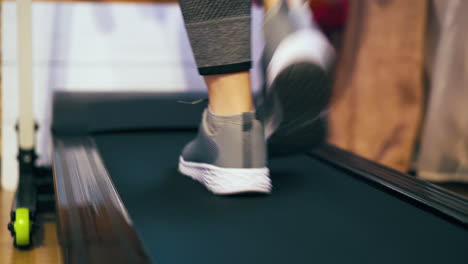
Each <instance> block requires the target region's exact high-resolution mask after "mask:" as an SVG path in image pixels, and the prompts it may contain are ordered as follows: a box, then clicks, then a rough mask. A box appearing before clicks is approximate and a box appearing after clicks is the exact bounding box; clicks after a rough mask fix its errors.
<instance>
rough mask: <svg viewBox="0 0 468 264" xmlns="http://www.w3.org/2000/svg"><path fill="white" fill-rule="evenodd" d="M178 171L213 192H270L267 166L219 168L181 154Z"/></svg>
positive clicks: (226, 193)
mask: <svg viewBox="0 0 468 264" xmlns="http://www.w3.org/2000/svg"><path fill="white" fill-rule="evenodd" d="M179 171H180V173H182V174H184V175H186V176H188V177H190V178H192V179H194V180H196V181H198V182H200V183H202V184H203V185H205V187H206V188H208V189H209V190H210V191H211V192H213V193H215V194H221V195H229V194H238V193H270V192H271V187H272V186H271V180H270V171H269V169H268V168H252V169H238V168H220V167H217V166H214V165H211V164H206V163H198V162H189V161H185V160H184V159H183V158H182V156H181V157H180V158H179Z"/></svg>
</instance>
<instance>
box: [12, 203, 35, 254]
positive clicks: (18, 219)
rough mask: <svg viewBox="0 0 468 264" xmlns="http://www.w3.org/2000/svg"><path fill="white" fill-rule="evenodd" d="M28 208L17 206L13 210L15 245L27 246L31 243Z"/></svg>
mask: <svg viewBox="0 0 468 264" xmlns="http://www.w3.org/2000/svg"><path fill="white" fill-rule="evenodd" d="M29 216H30V214H29V209H28V208H17V209H16V211H15V222H14V223H13V228H14V230H15V244H16V245H17V246H21V247H24V246H29V244H30V243H31V219H30V217H29Z"/></svg>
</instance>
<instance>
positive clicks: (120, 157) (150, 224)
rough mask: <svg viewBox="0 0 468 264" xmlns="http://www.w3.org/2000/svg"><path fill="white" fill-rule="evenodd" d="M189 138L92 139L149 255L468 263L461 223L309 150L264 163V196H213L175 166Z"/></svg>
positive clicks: (159, 258) (186, 259)
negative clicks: (267, 188)
mask: <svg viewBox="0 0 468 264" xmlns="http://www.w3.org/2000/svg"><path fill="white" fill-rule="evenodd" d="M192 137H193V133H191V132H157V133H156V132H139V133H121V134H107V135H99V136H96V137H95V139H96V142H97V144H98V147H99V151H100V152H101V155H102V157H103V159H104V163H105V165H106V167H107V169H108V171H109V172H110V175H111V177H112V180H113V181H114V184H115V185H116V188H117V190H118V192H119V194H120V195H121V198H122V200H123V201H124V203H125V206H126V207H127V209H128V211H129V213H130V215H131V217H132V219H133V224H134V225H135V226H136V228H137V231H138V233H139V235H140V237H141V239H142V241H143V244H144V246H145V248H146V250H147V251H148V253H149V255H150V256H151V258H152V259H153V260H154V261H155V262H156V263H160V264H165V263H195V264H198V263H200V264H201V263H204V264H209V263H216V264H219V263H226V264H228V263H233V264H234V263H235V264H239V263H425V264H427V263H467V262H466V261H467V259H468V250H467V246H468V232H467V231H466V230H464V229H462V228H460V227H459V226H456V225H454V224H452V223H449V222H447V221H445V220H444V219H442V218H439V217H437V216H434V215H432V214H430V213H428V212H426V211H423V210H421V209H419V208H417V207H415V206H413V205H411V204H408V203H406V202H404V201H401V200H399V199H397V198H395V197H393V196H391V195H389V194H387V193H385V192H382V191H380V190H377V189H375V188H374V187H372V186H370V185H368V184H366V183H364V182H362V181H360V180H359V179H357V178H354V177H350V176H349V175H346V173H347V172H346V171H343V170H339V169H337V168H334V167H332V166H330V165H328V164H325V163H323V162H320V161H317V160H314V159H312V158H310V157H307V156H297V157H289V158H284V159H280V160H274V161H271V162H270V166H269V167H270V169H271V177H272V181H273V185H274V189H273V193H272V194H271V195H268V196H252V195H251V196H232V197H220V196H215V195H212V194H211V193H209V192H208V191H207V190H206V189H205V188H204V187H203V186H202V185H201V184H199V183H197V182H195V181H193V180H191V179H189V178H187V177H185V176H182V175H181V174H179V173H178V172H177V169H176V168H177V162H178V158H179V154H180V151H181V149H182V147H183V146H184V144H185V143H186V142H188V141H189V140H190V139H191V138H192Z"/></svg>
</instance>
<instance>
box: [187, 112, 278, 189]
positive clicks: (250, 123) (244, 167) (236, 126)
mask: <svg viewBox="0 0 468 264" xmlns="http://www.w3.org/2000/svg"><path fill="white" fill-rule="evenodd" d="M263 133H264V131H263V126H262V124H261V122H260V121H258V120H257V119H256V118H255V114H254V113H243V114H241V115H233V116H218V115H215V114H213V113H211V111H209V110H208V109H206V110H205V111H204V113H203V117H202V121H201V124H200V127H199V131H198V134H197V137H196V138H195V139H194V140H192V141H191V142H190V143H188V144H187V145H186V146H185V148H184V150H183V151H182V155H181V156H180V160H179V171H180V172H181V173H182V174H184V175H186V176H189V177H191V178H193V179H195V180H197V181H199V182H200V183H202V184H204V185H205V186H206V188H208V189H209V190H210V191H212V192H213V193H215V194H236V193H245V192H259V193H269V192H270V191H271V181H270V177H269V170H268V168H267V167H266V163H267V161H266V146H265V145H266V143H265V139H264V135H263Z"/></svg>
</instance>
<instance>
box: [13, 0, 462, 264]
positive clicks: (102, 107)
mask: <svg viewBox="0 0 468 264" xmlns="http://www.w3.org/2000/svg"><path fill="white" fill-rule="evenodd" d="M18 17H19V20H21V23H19V28H20V32H23V33H24V34H23V33H21V34H19V39H20V42H19V43H21V45H20V48H19V53H20V54H23V55H21V58H20V68H21V70H20V99H21V102H20V106H21V111H20V121H19V131H18V132H19V136H20V137H19V139H20V140H19V153H20V155H19V158H20V162H19V167H20V179H19V187H18V191H17V194H16V198H15V202H14V204H13V207H12V221H11V223H10V225H9V228H10V231H11V233H12V235H13V238H14V242H15V245H16V246H18V247H29V248H31V245H32V246H33V247H34V246H35V245H34V244H32V242H33V241H34V240H32V239H31V235H33V231H34V227H35V226H34V225H33V222H34V217H35V215H36V214H37V213H38V208H40V207H38V206H37V205H38V201H39V199H38V197H40V194H41V190H42V189H41V188H40V186H42V184H41V182H43V181H42V180H41V179H42V176H44V177H45V178H47V176H51V175H50V174H48V173H47V172H48V171H49V170H47V169H41V168H39V167H37V165H36V163H35V157H36V155H35V148H34V127H35V126H34V121H33V118H32V97H31V94H32V89H31V86H32V85H31V79H30V77H31V76H32V74H31V69H32V67H31V56H30V54H31V53H30V52H31V43H30V39H28V36H30V21H27V19H28V17H30V0H19V6H18ZM25 19H26V21H25ZM203 97H205V95H203V94H193V93H80V92H57V93H55V94H54V99H53V124H52V135H53V153H52V160H53V164H52V167H51V169H52V171H53V188H51V189H53V192H54V200H55V204H56V211H57V214H58V219H59V220H58V223H57V227H58V228H57V229H58V235H59V241H60V244H61V247H62V252H63V260H64V262H65V263H194V264H197V263H208V264H209V263H226V264H230V263H466V260H467V259H468V251H467V250H466V248H467V245H468V200H467V199H465V198H463V197H461V196H458V195H456V194H454V193H452V192H449V191H447V190H445V189H442V188H440V187H438V186H435V185H433V184H431V183H428V182H426V181H421V180H419V179H416V178H414V177H412V176H409V175H406V174H402V173H399V172H397V171H394V170H392V169H390V168H387V167H385V166H382V165H378V164H375V163H373V162H371V161H368V160H366V159H363V158H361V157H358V156H356V155H354V154H352V153H349V152H346V151H344V150H341V149H338V148H336V147H333V146H330V145H327V144H324V145H323V146H320V147H319V148H317V149H315V150H313V151H311V152H309V153H304V154H301V155H296V156H288V157H283V158H278V159H274V160H270V161H269V168H270V170H271V177H272V182H273V191H272V193H271V194H270V195H235V196H216V195H213V194H212V193H210V192H209V191H207V190H206V189H205V188H204V186H202V185H201V184H199V183H197V182H195V181H193V180H192V179H190V178H188V177H185V176H183V175H181V174H180V173H179V172H178V171H177V162H178V156H179V154H180V152H181V150H182V147H183V146H184V145H185V144H186V143H187V142H188V141H189V140H190V139H192V138H193V136H194V135H195V133H196V130H197V126H198V123H199V120H200V117H201V112H202V110H203V108H204V107H205V106H204V105H203V104H181V103H180V101H182V102H193V101H196V100H197V99H200V98H203ZM44 171H45V172H44ZM49 179H50V178H49ZM46 189H47V188H46ZM39 211H40V210H39Z"/></svg>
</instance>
